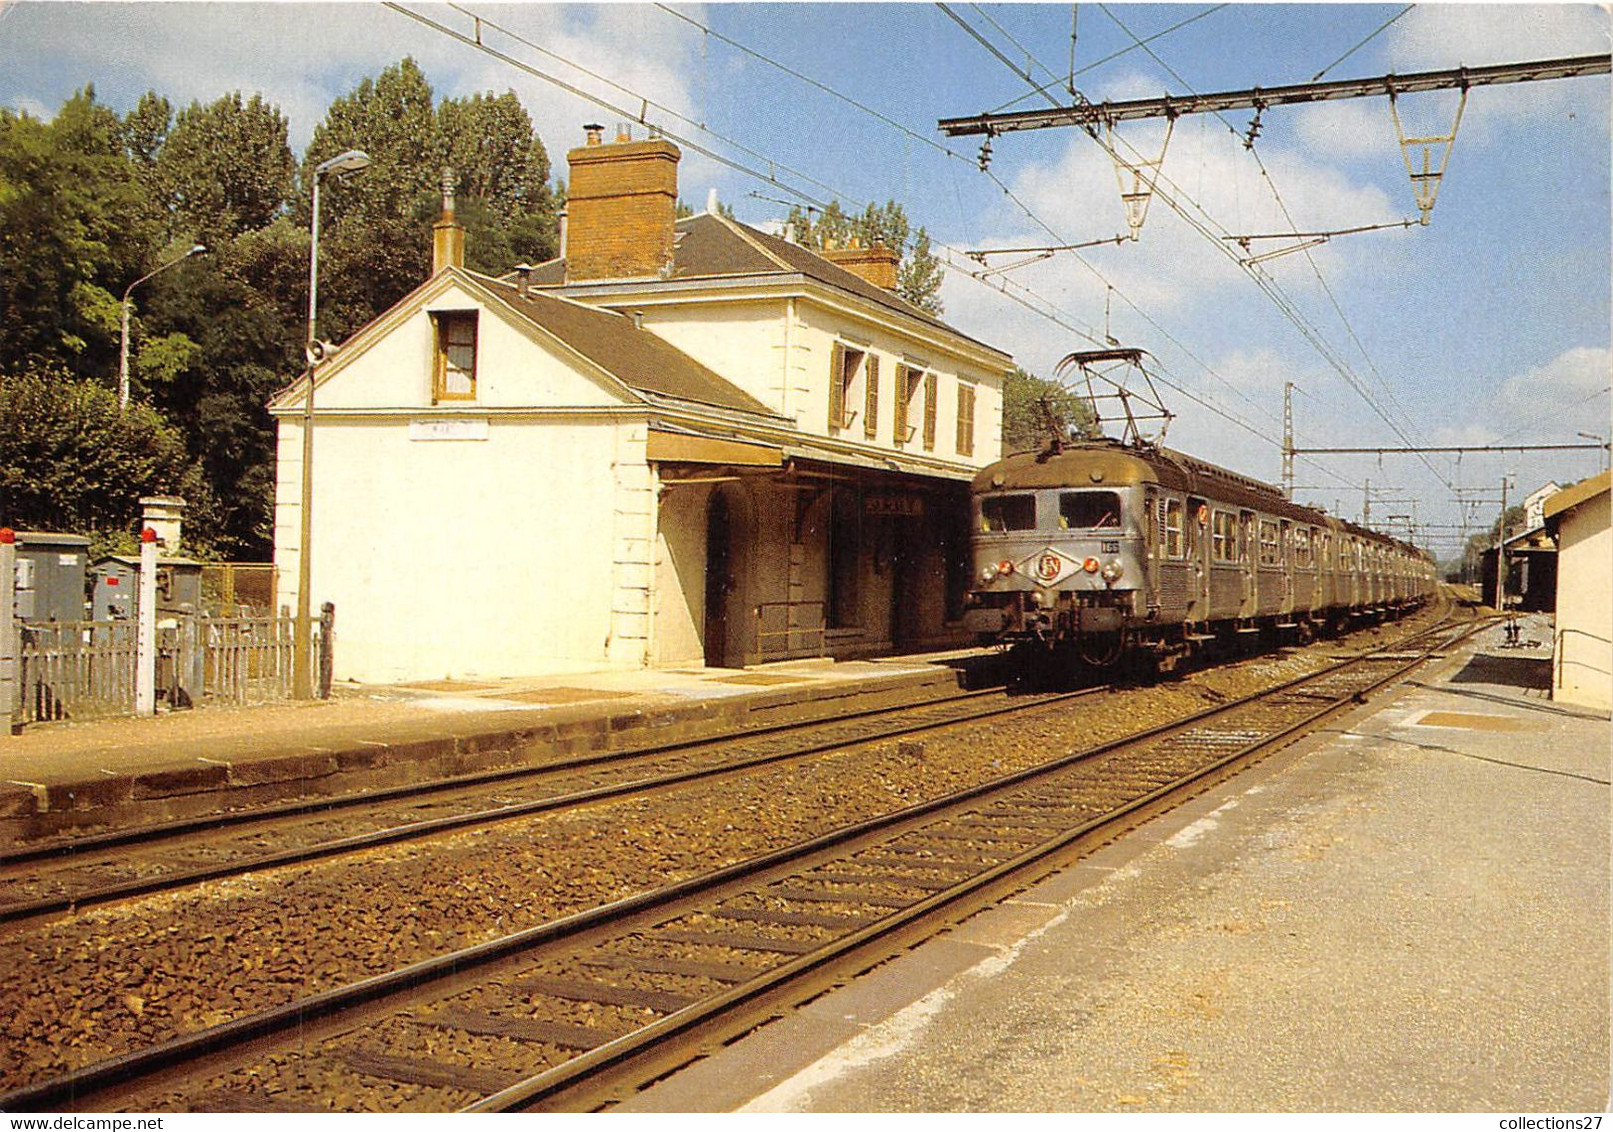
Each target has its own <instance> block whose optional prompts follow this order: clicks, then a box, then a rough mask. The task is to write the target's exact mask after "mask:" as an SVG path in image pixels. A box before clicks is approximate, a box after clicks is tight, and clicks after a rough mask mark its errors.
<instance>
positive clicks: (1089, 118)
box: [937, 55, 1613, 137]
mask: <svg viewBox="0 0 1613 1132" xmlns="http://www.w3.org/2000/svg"><path fill="white" fill-rule="evenodd" d="M1610 69H1613V55H1575V56H1571V57H1568V58H1565V59H1543V60H1539V61H1536V62H1532V63H1498V64H1495V65H1493V66H1487V67H1456V68H1453V69H1449V70H1443V71H1417V72H1414V73H1412V74H1406V75H1394V74H1390V75H1381V76H1379V77H1377V78H1370V79H1339V80H1333V81H1329V82H1321V83H1295V84H1293V85H1291V86H1275V87H1252V88H1250V89H1248V90H1234V91H1222V92H1220V93H1214V94H1181V95H1169V94H1168V95H1165V96H1163V97H1160V98H1133V99H1128V100H1125V101H1119V102H1093V103H1085V104H1082V105H1076V106H1060V107H1055V108H1052V109H1048V110H1015V111H1010V112H1008V113H1003V114H976V115H974V116H973V117H969V118H943V119H941V121H940V122H939V123H937V126H938V128H939V129H940V130H941V132H942V133H944V134H946V135H947V136H949V137H966V136H969V135H973V134H986V135H988V136H991V135H996V134H1006V133H1009V132H1011V131H1014V130H1044V129H1048V128H1050V127H1054V126H1082V127H1086V128H1089V129H1090V128H1095V127H1097V126H1100V125H1113V124H1114V123H1116V122H1130V121H1139V120H1141V119H1145V118H1172V119H1174V118H1179V117H1181V116H1182V115H1184V114H1214V113H1218V112H1220V111H1223V110H1246V109H1256V110H1263V109H1265V108H1266V107H1269V106H1286V105H1291V104H1295V103H1307V102H1330V101H1334V100H1336V99H1341V98H1372V97H1380V96H1384V95H1388V96H1391V97H1392V96H1395V95H1401V94H1414V93H1417V92H1420V91H1429V90H1453V89H1461V90H1466V89H1468V88H1469V87H1475V86H1496V85H1500V84H1502V83H1529V82H1543V81H1545V80H1548V79H1573V78H1579V77H1580V76H1582V75H1605V74H1607V73H1608V72H1609V70H1610Z"/></svg>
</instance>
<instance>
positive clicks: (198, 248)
mask: <svg viewBox="0 0 1613 1132" xmlns="http://www.w3.org/2000/svg"><path fill="white" fill-rule="evenodd" d="M206 254H207V245H206V244H192V245H191V249H190V251H188V252H186V253H185V254H184V255H182V256H179V257H178V258H177V259H171V260H169V261H168V262H167V263H165V264H163V265H162V266H161V267H159V268H157V269H156V270H154V271H148V272H146V273H145V274H144V275H142V276H141V277H140V278H138V279H136V280H135V281H134V282H133V283H130V284H129V285H128V286H127V287H125V288H124V289H123V317H122V323H123V328H122V333H121V334H120V335H119V337H118V412H120V413H121V412H123V411H124V410H126V409H127V408H128V407H129V312H130V311H131V310H133V309H134V304H133V303H132V302H131V301H130V300H129V296H130V295H131V294H133V293H134V289H135V288H136V287H138V286H140V284H142V283H144V282H145V281H146V280H147V279H150V278H151V277H152V276H153V275H155V274H157V272H158V271H167V270H168V269H169V268H170V267H172V266H173V265H174V264H176V263H184V262H185V261H186V260H187V259H189V258H190V257H191V256H193V255H206Z"/></svg>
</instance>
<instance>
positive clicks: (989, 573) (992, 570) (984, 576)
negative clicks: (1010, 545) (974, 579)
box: [980, 562, 997, 584]
mask: <svg viewBox="0 0 1613 1132" xmlns="http://www.w3.org/2000/svg"><path fill="white" fill-rule="evenodd" d="M996 576H997V567H995V566H993V565H991V563H989V562H988V563H987V564H986V568H985V569H984V570H982V571H980V581H981V583H982V584H985V583H987V582H990V581H991V580H992V579H993V578H995V577H996Z"/></svg>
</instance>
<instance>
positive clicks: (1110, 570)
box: [1103, 558, 1126, 586]
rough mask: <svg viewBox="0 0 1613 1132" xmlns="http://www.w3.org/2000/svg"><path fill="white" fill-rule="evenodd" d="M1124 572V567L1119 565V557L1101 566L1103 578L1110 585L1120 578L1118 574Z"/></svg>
mask: <svg viewBox="0 0 1613 1132" xmlns="http://www.w3.org/2000/svg"><path fill="white" fill-rule="evenodd" d="M1125 572H1126V568H1125V567H1124V566H1122V565H1121V563H1120V559H1118V558H1116V559H1114V560H1112V561H1111V562H1110V563H1109V565H1107V566H1105V567H1104V568H1103V580H1104V581H1106V582H1108V583H1109V584H1110V585H1111V586H1112V585H1114V584H1115V583H1116V582H1118V581H1119V580H1120V575H1121V574H1124V573H1125Z"/></svg>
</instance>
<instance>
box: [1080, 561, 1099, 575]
mask: <svg viewBox="0 0 1613 1132" xmlns="http://www.w3.org/2000/svg"><path fill="white" fill-rule="evenodd" d="M1099 565H1100V563H1099V562H1098V560H1097V559H1096V558H1088V559H1087V560H1086V561H1085V562H1083V563H1081V569H1083V570H1085V571H1086V572H1087V573H1088V574H1096V573H1097V572H1098V567H1099Z"/></svg>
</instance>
